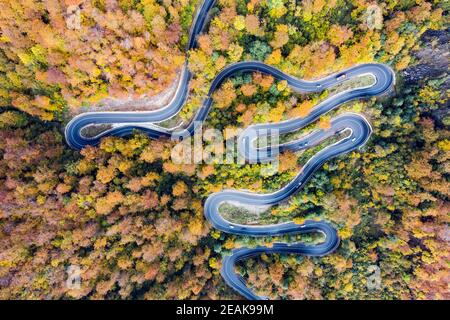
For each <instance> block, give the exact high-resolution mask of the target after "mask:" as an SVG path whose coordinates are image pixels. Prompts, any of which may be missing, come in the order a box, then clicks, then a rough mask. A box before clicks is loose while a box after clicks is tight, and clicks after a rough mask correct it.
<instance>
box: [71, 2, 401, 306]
mask: <svg viewBox="0 0 450 320" xmlns="http://www.w3.org/2000/svg"><path fill="white" fill-rule="evenodd" d="M214 2H215V1H214V0H205V1H204V2H203V3H202V4H201V6H200V7H199V9H198V10H197V14H196V16H195V18H194V22H193V26H192V27H191V32H190V37H189V41H188V45H187V50H189V49H192V48H194V47H195V42H196V37H197V36H198V35H199V34H200V33H201V32H202V30H203V28H204V26H205V22H206V21H207V15H208V12H209V10H210V9H211V7H212V6H213V5H214ZM241 72H261V73H264V74H269V75H271V76H273V77H274V78H276V79H279V80H286V81H287V82H288V84H289V86H290V87H292V88H293V89H294V90H295V91H297V92H301V93H308V92H320V91H323V90H325V89H329V88H332V87H335V86H336V85H338V84H340V83H342V82H345V81H347V80H350V79H353V78H356V77H360V76H363V75H371V76H372V77H373V80H374V81H373V83H372V84H371V85H368V86H365V87H359V88H354V89H349V90H346V91H344V92H340V93H338V94H336V95H334V96H331V97H330V98H328V99H326V100H324V101H322V102H321V103H319V104H318V105H316V106H315V107H314V108H313V109H312V110H311V112H310V113H309V114H308V115H307V116H306V117H303V118H294V119H290V120H287V121H283V122H278V123H266V124H257V125H252V126H249V127H248V128H246V129H245V130H244V131H243V132H242V133H241V134H240V136H239V137H238V151H239V153H240V154H241V155H242V156H243V157H244V158H245V159H247V160H248V161H254V162H265V161H270V160H272V159H274V158H275V157H277V156H278V154H279V153H280V152H284V151H286V150H290V151H298V150H303V149H307V148H311V147H313V146H315V145H318V144H319V143H321V142H322V141H324V140H325V139H327V138H329V137H331V136H334V135H337V134H339V133H344V132H345V133H346V135H345V137H344V138H342V139H340V140H338V141H337V142H336V143H334V144H332V145H329V146H327V147H325V148H323V149H322V150H321V151H319V152H317V153H316V154H315V155H314V156H313V157H312V158H311V159H309V160H308V162H307V163H306V164H305V165H304V167H303V168H302V170H301V171H300V172H299V173H298V174H297V176H296V177H295V178H294V179H293V180H292V181H291V182H289V183H288V184H287V185H286V186H284V187H283V188H282V189H280V190H278V191H276V192H273V193H267V194H256V193H251V192H245V191H237V190H223V191H220V192H217V193H214V194H211V195H210V196H209V197H208V198H207V200H206V202H205V205H204V212H205V216H206V218H207V219H208V220H209V221H210V222H211V224H212V225H213V226H214V227H215V228H217V229H219V230H221V231H223V232H226V233H232V234H239V235H247V236H255V237H257V236H277V235H284V234H304V233H312V232H321V233H323V234H324V235H325V241H324V242H323V243H320V244H318V245H306V244H302V243H289V244H288V243H274V244H273V245H272V246H271V247H262V246H258V247H256V248H239V249H234V250H233V251H232V252H231V255H229V256H226V257H225V258H224V259H223V262H222V269H221V274H222V276H223V278H224V280H225V281H226V283H227V284H228V285H229V286H231V287H232V288H233V289H234V290H236V291H237V292H239V293H240V294H241V295H243V296H244V297H246V298H248V299H264V298H265V297H260V296H258V295H256V294H255V293H253V292H252V290H250V288H248V287H247V286H246V284H245V281H244V279H242V277H241V276H240V275H238V274H237V273H236V272H235V265H236V263H237V262H238V261H240V260H243V259H247V258H249V257H252V256H257V255H260V254H262V253H294V254H302V255H309V256H323V255H327V254H330V253H331V252H333V251H334V250H336V249H337V247H338V246H339V237H338V235H337V232H336V230H335V229H334V228H333V227H332V226H331V225H330V224H328V223H326V222H323V221H306V222H305V223H304V224H302V225H299V224H296V223H294V222H287V223H280V224H274V225H259V226H254V225H251V226H250V225H240V224H236V223H232V222H230V221H227V220H225V219H224V218H223V217H222V215H221V214H220V213H219V207H220V206H221V205H222V204H223V203H226V202H233V203H236V202H237V203H240V204H243V205H256V206H268V205H275V204H278V203H280V202H282V201H284V200H286V199H287V198H288V197H290V196H291V195H293V194H294V193H296V192H298V191H299V190H300V189H301V188H302V187H303V186H304V185H305V184H306V183H307V181H308V180H309V179H310V178H311V176H312V175H313V173H314V172H315V171H316V170H317V169H318V168H320V167H321V166H322V165H323V164H324V163H325V162H326V161H327V160H329V159H331V158H334V157H337V156H339V155H342V154H345V153H348V152H350V151H352V150H356V149H358V148H360V147H361V146H363V145H364V144H365V143H366V142H367V140H368V139H369V137H370V135H371V133H372V129H371V126H370V124H369V122H368V121H367V120H366V119H365V118H364V117H363V116H362V115H359V114H355V113H345V114H342V115H340V116H338V117H336V118H334V119H332V120H331V126H330V128H329V129H326V130H315V131H313V132H310V133H309V134H308V135H306V136H303V137H301V138H300V139H297V140H295V141H291V142H288V143H285V144H281V145H278V146H271V147H267V148H256V147H255V144H254V142H255V140H256V139H258V138H260V137H261V136H263V135H270V133H271V131H272V132H273V130H277V132H278V133H279V134H286V133H289V132H294V131H297V130H300V129H302V128H304V127H305V126H307V125H308V124H310V123H312V122H314V121H315V120H317V119H318V118H319V117H320V116H321V115H323V114H325V113H327V112H329V111H330V110H333V109H335V108H336V107H337V106H339V105H341V104H343V103H346V102H348V101H351V100H355V99H359V98H367V97H374V96H379V95H383V94H385V93H386V92H388V91H389V90H390V89H391V87H392V86H393V85H394V83H395V75H394V72H393V71H392V70H391V69H390V68H389V67H388V66H386V65H384V64H374V63H368V64H361V65H357V66H354V67H352V68H349V69H347V70H344V71H342V72H338V73H336V74H333V75H330V76H327V77H325V78H322V79H319V80H317V81H305V80H301V79H298V78H295V77H293V76H290V75H288V74H285V73H283V72H282V71H280V70H278V69H276V68H274V67H271V66H269V65H266V64H264V63H261V62H258V61H245V62H239V63H235V64H232V65H229V66H227V67H226V68H225V69H224V70H222V71H221V72H220V73H219V74H218V75H217V77H216V78H215V79H214V80H213V82H212V84H211V86H210V89H209V92H208V95H207V97H206V98H205V100H204V102H203V104H202V106H201V107H200V108H199V110H198V111H197V113H196V115H195V116H194V117H193V119H192V120H191V122H189V123H188V124H186V125H185V126H184V127H183V128H178V129H172V130H171V129H166V128H163V127H161V126H159V125H158V124H157V123H158V122H161V121H164V120H167V119H170V118H171V117H173V116H175V115H176V114H177V113H178V112H179V111H180V110H181V108H182V107H183V105H184V104H185V102H186V99H187V97H188V91H189V88H188V84H189V80H190V79H191V74H190V72H189V70H188V68H187V65H186V64H185V65H184V67H183V70H182V72H181V76H180V81H179V84H178V88H177V91H176V93H175V95H174V97H173V98H172V100H171V101H170V102H169V103H168V104H167V105H166V106H165V107H164V108H162V109H159V110H156V111H149V112H143V111H139V112H87V113H83V114H80V115H78V116H75V117H74V118H73V119H72V120H71V121H70V122H69V123H68V124H67V126H66V128H65V136H66V141H67V143H68V144H69V145H70V146H71V147H72V148H74V149H82V148H83V147H85V146H87V145H97V144H99V143H100V140H101V138H103V137H105V136H111V135H114V136H120V137H123V136H127V135H130V134H131V133H132V132H133V130H135V129H139V130H140V131H143V132H145V133H146V134H148V135H149V136H150V137H152V138H155V139H158V138H161V137H168V138H170V137H171V138H180V137H189V136H192V135H193V133H194V131H195V129H196V126H198V125H201V124H202V123H203V122H204V120H205V119H206V117H207V116H208V113H209V110H210V109H211V106H212V93H213V92H214V91H215V90H216V89H217V88H219V87H220V85H221V84H222V83H223V81H224V80H225V79H227V78H229V77H231V76H233V75H235V74H237V73H241ZM93 124H110V125H112V128H110V129H108V130H106V131H104V132H102V133H101V134H99V135H97V136H95V137H86V136H84V135H83V128H85V127H87V126H90V125H93Z"/></svg>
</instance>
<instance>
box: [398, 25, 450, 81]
mask: <svg viewBox="0 0 450 320" xmlns="http://www.w3.org/2000/svg"><path fill="white" fill-rule="evenodd" d="M420 40H421V42H422V46H421V49H420V50H418V51H416V52H414V57H415V58H416V60H417V63H416V64H414V65H413V66H411V67H409V68H407V69H405V70H404V71H403V72H402V76H403V79H404V81H405V83H406V84H414V83H417V82H419V81H421V80H426V79H429V78H437V77H440V76H442V75H444V74H446V73H448V67H449V46H450V45H449V43H450V33H449V30H448V29H447V30H427V31H426V32H425V33H424V34H423V35H422V37H421V38H420ZM445 87H447V88H448V87H449V86H448V81H447V83H445Z"/></svg>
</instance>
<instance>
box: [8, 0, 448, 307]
mask: <svg viewBox="0 0 450 320" xmlns="http://www.w3.org/2000/svg"><path fill="white" fill-rule="evenodd" d="M200 2H201V1H200V0H41V1H38V0H16V1H10V0H0V299H239V298H240V296H239V295H238V294H237V293H235V292H234V291H233V290H232V289H231V288H229V287H228V286H227V285H226V284H225V283H224V281H223V279H222V277H221V275H220V272H219V270H220V267H221V260H222V257H224V256H225V255H227V254H229V253H230V251H231V250H232V249H233V248H238V247H242V246H250V247H251V246H256V245H259V244H264V245H268V246H270V244H271V243H273V242H274V241H277V240H279V239H277V238H276V237H269V238H251V237H243V236H237V235H230V234H224V233H221V232H220V231H218V230H215V229H214V228H212V227H211V225H210V224H209V223H208V221H207V220H205V217H204V215H203V203H204V201H205V199H206V197H207V196H208V195H210V194H211V193H212V192H216V191H219V190H222V189H225V188H232V189H247V190H251V191H255V192H270V191H274V190H278V189H280V188H281V187H282V186H283V185H285V184H286V183H287V182H289V181H290V180H291V179H292V178H293V177H294V176H295V175H296V174H297V173H298V171H299V170H300V169H301V167H302V165H304V164H305V162H306V161H307V160H308V159H309V158H310V157H311V156H312V155H313V154H314V153H315V152H317V150H312V149H311V150H307V151H305V152H298V153H289V152H288V153H283V154H282V155H280V159H279V170H278V172H277V173H276V174H274V175H270V176H267V177H262V176H261V175H260V172H261V167H262V166H263V165H260V164H236V163H225V164H216V163H192V164H180V163H176V162H174V161H173V160H172V158H171V153H172V150H173V147H174V144H175V143H174V142H173V141H171V140H169V139H160V140H153V139H151V138H149V137H148V136H146V135H145V134H143V133H142V132H139V131H136V132H135V133H134V134H133V135H132V136H129V137H126V138H118V137H106V138H104V139H103V140H102V141H101V144H100V145H99V146H95V147H91V146H90V147H86V148H84V149H83V150H81V151H76V150H72V149H71V148H69V147H68V146H67V144H66V143H65V139H64V126H65V124H66V123H67V121H68V120H70V119H71V118H72V117H73V115H75V114H78V113H80V112H83V111H88V110H89V108H91V107H92V106H96V107H97V108H100V109H101V108H102V106H103V105H104V99H107V98H114V99H118V100H121V99H122V100H124V101H125V100H127V99H128V100H129V99H131V100H133V99H139V98H142V97H152V96H156V95H160V94H163V93H164V92H165V90H167V89H168V88H169V87H171V86H172V85H173V83H174V82H176V81H177V78H178V75H179V70H180V68H181V67H182V65H183V64H184V63H185V62H187V63H188V67H189V70H190V71H191V72H192V77H193V78H192V80H191V82H190V95H189V99H188V101H187V103H186V105H185V106H184V108H183V109H182V111H181V113H180V115H179V117H178V118H179V119H178V120H180V121H181V120H184V121H188V120H189V119H191V118H192V116H193V115H194V114H195V112H196V111H197V110H198V108H199V107H200V105H201V102H202V100H203V98H204V97H205V95H206V94H207V91H208V88H209V85H210V83H211V82H212V80H213V79H214V77H215V76H216V75H217V74H218V73H219V72H220V71H221V70H222V69H223V68H224V67H225V66H227V65H229V64H231V63H235V62H239V61H246V60H258V61H263V62H265V63H267V64H269V65H272V66H275V67H277V68H279V69H280V70H282V71H284V72H286V73H288V74H291V75H293V76H296V77H299V78H304V79H318V78H320V77H323V76H326V75H328V74H331V73H333V72H337V71H339V70H343V69H345V68H348V67H350V66H352V65H355V64H359V63H365V62H380V63H385V64H387V65H389V66H390V67H391V68H392V69H393V70H394V71H395V73H396V85H395V89H394V90H393V92H391V93H390V94H389V95H386V96H383V97H381V98H371V99H365V100H357V101H353V102H350V103H347V104H344V105H342V106H340V107H339V108H338V109H336V110H335V111H332V112H331V113H330V114H327V115H325V116H324V117H322V118H321V119H320V120H319V121H318V123H317V124H315V126H318V127H322V128H326V127H327V126H328V125H329V119H330V117H332V116H335V115H338V114H340V113H343V112H345V111H350V112H358V113H361V114H364V115H365V116H366V117H367V118H368V119H369V120H370V123H371V125H372V128H373V134H372V136H371V138H370V140H369V141H368V143H367V144H366V145H365V146H364V149H363V150H361V151H354V152H351V153H350V154H347V155H343V156H341V157H338V158H336V159H333V160H331V161H329V162H327V163H326V164H325V165H324V166H323V167H322V168H321V169H320V170H319V171H317V172H316V173H315V174H314V176H313V178H312V179H311V180H310V181H309V182H308V184H307V185H306V186H305V187H304V188H303V189H302V190H301V192H299V193H298V194H296V195H294V196H293V197H291V198H290V199H289V201H288V202H287V203H285V204H283V205H280V206H277V207H275V208H273V209H272V210H271V211H270V212H269V213H268V214H266V215H261V216H259V217H256V218H255V217H247V216H242V214H241V213H240V212H229V213H228V214H229V215H230V217H229V218H230V219H237V220H239V219H241V220H239V221H247V222H248V221H250V220H251V222H252V223H255V222H257V223H275V222H280V221H290V220H294V221H296V222H298V223H302V222H303V221H305V220H306V219H317V220H319V219H320V220H325V221H327V222H329V223H331V224H332V225H333V226H334V227H335V228H336V229H337V230H338V233H339V236H340V238H341V244H340V246H339V248H338V250H337V251H336V252H334V253H333V254H331V255H328V256H325V257H306V256H299V255H279V254H275V255H264V254H263V255H261V256H260V257H258V258H252V259H248V260H246V261H244V262H242V263H241V264H240V265H238V267H237V270H238V272H239V273H240V274H241V275H242V276H243V277H244V278H245V279H246V280H247V283H248V285H249V286H250V287H251V288H253V290H255V291H256V292H257V293H258V294H260V295H264V296H268V297H270V298H271V299H450V293H449V290H448V281H449V277H450V270H449V265H448V261H449V258H450V252H449V241H450V233H449V226H448V224H449V222H450V219H449V213H450V202H449V197H450V131H449V129H450V112H449V107H448V97H449V78H448V52H449V50H448V47H449V43H450V41H449V40H450V39H449V38H450V36H449V33H448V27H449V24H448V10H449V5H448V2H446V1H440V0H429V1H425V0H387V1H368V0H297V1H295V0H250V1H243V0H218V1H217V3H216V4H215V6H214V8H213V9H212V11H211V16H210V22H209V24H208V27H207V28H206V29H205V30H204V32H203V33H202V34H201V35H200V36H199V37H198V39H197V43H198V46H197V47H195V48H194V49H192V50H190V51H189V52H185V50H184V48H185V46H186V43H187V40H188V35H189V28H190V26H191V23H192V17H193V15H194V12H195V10H196V8H197V7H198V6H199V4H200ZM332 94H334V93H333V92H328V91H325V92H323V93H321V94H311V95H300V94H298V93H296V92H293V91H292V90H291V89H290V88H289V86H288V85H287V83H286V82H284V81H277V80H275V79H274V78H272V77H270V76H266V75H263V74H260V73H250V74H242V75H237V76H234V77H232V78H230V79H229V80H227V81H226V82H225V83H224V84H223V85H222V87H221V88H220V89H219V90H218V91H217V92H216V93H215V94H214V105H213V109H212V110H211V112H210V114H209V116H208V118H207V122H206V124H205V125H206V126H207V127H209V128H215V129H219V130H225V129H228V130H230V129H231V131H232V130H237V129H239V128H245V127H247V126H249V125H250V124H254V123H263V122H278V121H282V120H286V119H290V118H294V117H302V116H305V115H306V114H308V112H309V111H310V110H311V109H312V107H313V106H314V105H316V104H317V103H318V102H319V101H322V100H323V99H324V98H325V97H326V96H328V95H332ZM307 129H311V128H307ZM255 219H259V221H256V220H255ZM284 240H286V241H290V240H295V239H284ZM296 240H299V241H304V242H310V243H316V242H318V241H320V236H319V235H311V236H302V237H300V236H299V237H298V239H296ZM74 266H76V267H77V268H78V269H77V270H78V272H79V276H80V279H81V280H80V282H81V283H80V286H78V287H77V286H71V285H68V277H69V278H70V274H68V270H71V267H74ZM374 270H379V272H380V279H381V281H380V283H379V285H377V286H376V287H370V286H369V285H368V282H369V281H370V279H372V278H371V277H372V276H373V274H374Z"/></svg>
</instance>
